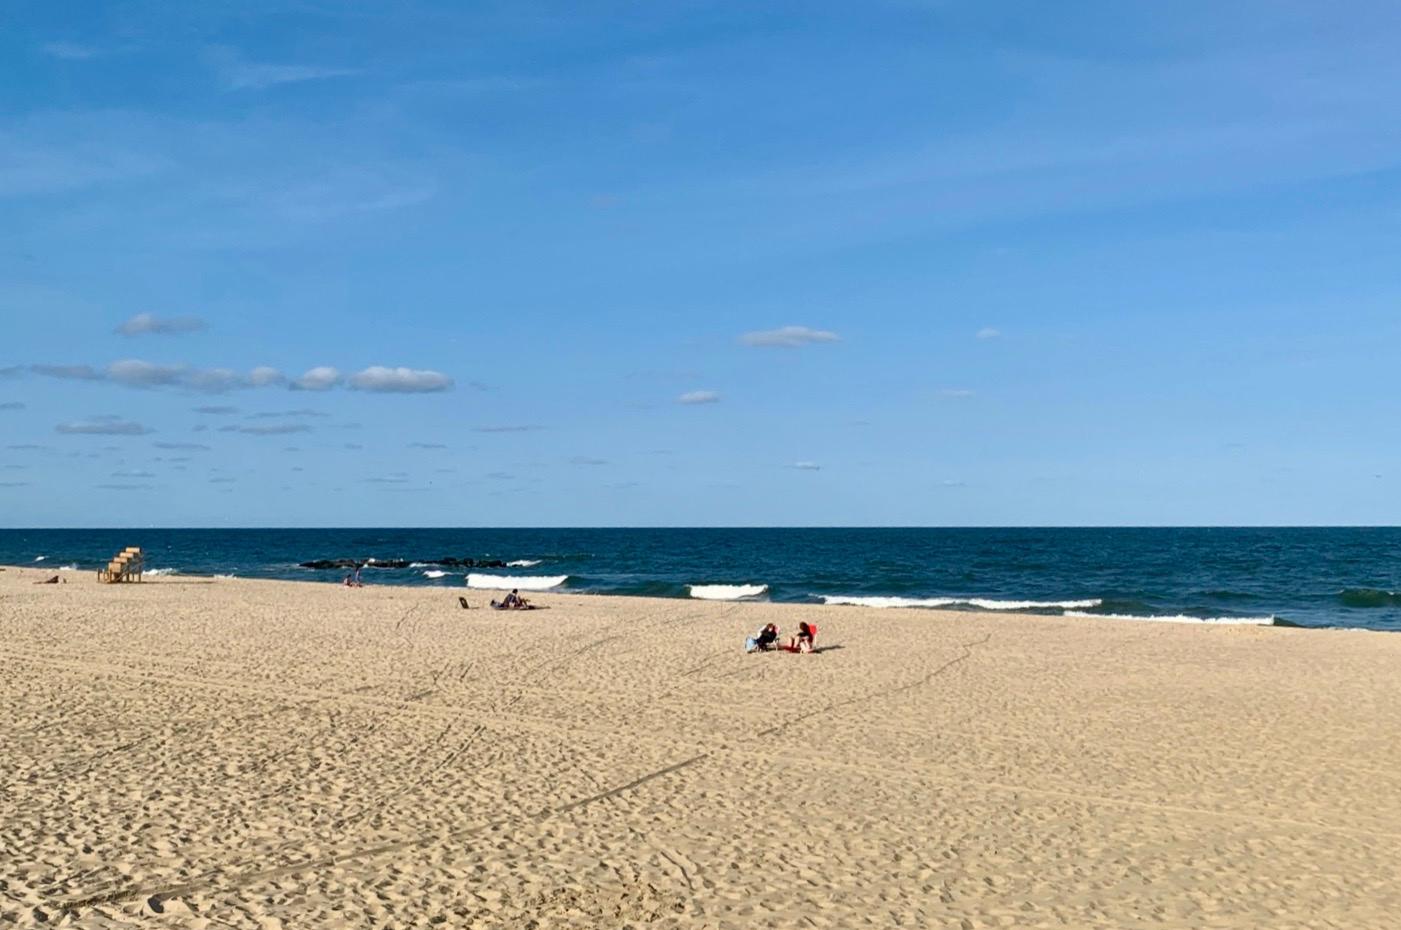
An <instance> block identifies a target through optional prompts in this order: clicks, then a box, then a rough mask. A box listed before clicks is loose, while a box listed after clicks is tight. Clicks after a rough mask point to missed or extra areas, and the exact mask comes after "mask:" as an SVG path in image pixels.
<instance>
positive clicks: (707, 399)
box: [676, 391, 720, 405]
mask: <svg viewBox="0 0 1401 930" xmlns="http://www.w3.org/2000/svg"><path fill="white" fill-rule="evenodd" d="M676 402H677V403H678V404H688V405H689V404H718V403H719V402H720V392H718V391H687V392H686V393H685V394H682V395H681V396H680V397H678V398H676Z"/></svg>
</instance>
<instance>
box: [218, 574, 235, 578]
mask: <svg viewBox="0 0 1401 930" xmlns="http://www.w3.org/2000/svg"><path fill="white" fill-rule="evenodd" d="M214 577H215V578H237V577H238V576H237V575H232V574H229V575H215V576H214Z"/></svg>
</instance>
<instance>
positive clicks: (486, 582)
mask: <svg viewBox="0 0 1401 930" xmlns="http://www.w3.org/2000/svg"><path fill="white" fill-rule="evenodd" d="M568 579H569V576H568V575H520V576H514V575H479V574H477V573H475V572H473V573H472V574H470V575H468V576H467V587H469V588H494V589H499V590H502V591H509V590H510V589H511V588H519V589H520V590H522V591H545V590H548V589H549V588H557V587H559V586H560V585H562V584H564V582H565V581H567V580H568Z"/></svg>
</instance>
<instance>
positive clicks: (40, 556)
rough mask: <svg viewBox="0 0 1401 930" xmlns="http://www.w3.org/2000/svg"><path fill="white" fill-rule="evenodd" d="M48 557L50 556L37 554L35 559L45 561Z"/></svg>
mask: <svg viewBox="0 0 1401 930" xmlns="http://www.w3.org/2000/svg"><path fill="white" fill-rule="evenodd" d="M47 558H48V556H46V555H36V556H35V557H34V561H36V562H42V561H44V560H45V559H47Z"/></svg>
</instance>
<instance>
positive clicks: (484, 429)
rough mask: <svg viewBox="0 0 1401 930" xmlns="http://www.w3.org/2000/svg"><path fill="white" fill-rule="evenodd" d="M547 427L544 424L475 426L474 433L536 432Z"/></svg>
mask: <svg viewBox="0 0 1401 930" xmlns="http://www.w3.org/2000/svg"><path fill="white" fill-rule="evenodd" d="M544 428H545V427H543V426H474V427H472V432H474V433H534V432H538V431H540V430H542V429H544Z"/></svg>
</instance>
